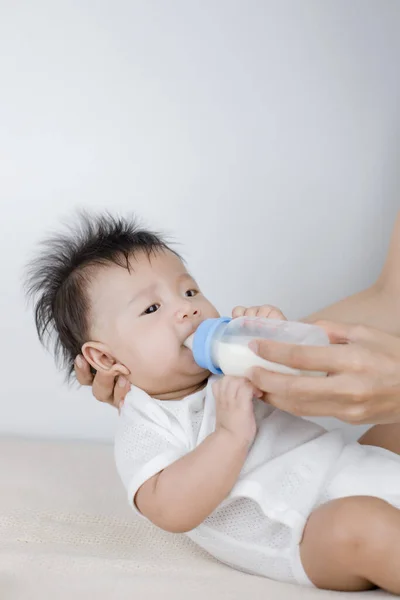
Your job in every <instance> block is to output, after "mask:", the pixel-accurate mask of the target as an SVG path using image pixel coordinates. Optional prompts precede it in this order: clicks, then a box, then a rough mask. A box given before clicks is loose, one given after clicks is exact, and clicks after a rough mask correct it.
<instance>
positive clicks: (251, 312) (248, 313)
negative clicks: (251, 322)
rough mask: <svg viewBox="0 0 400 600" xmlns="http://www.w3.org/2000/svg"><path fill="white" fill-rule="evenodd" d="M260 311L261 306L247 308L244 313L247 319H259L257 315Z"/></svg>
mask: <svg viewBox="0 0 400 600" xmlns="http://www.w3.org/2000/svg"><path fill="white" fill-rule="evenodd" d="M259 310H260V307H259V306H250V308H246V310H245V311H244V316H245V317H257V313H258V311H259Z"/></svg>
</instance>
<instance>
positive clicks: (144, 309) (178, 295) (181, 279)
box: [85, 251, 219, 398]
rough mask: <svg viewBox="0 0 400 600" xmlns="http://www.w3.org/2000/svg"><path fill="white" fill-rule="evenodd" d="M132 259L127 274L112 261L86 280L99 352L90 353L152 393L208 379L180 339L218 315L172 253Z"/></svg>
mask: <svg viewBox="0 0 400 600" xmlns="http://www.w3.org/2000/svg"><path fill="white" fill-rule="evenodd" d="M130 263H131V266H132V268H131V269H130V272H129V271H128V270H127V269H126V268H122V267H119V266H117V265H114V264H112V265H109V266H106V267H104V268H99V269H98V270H97V272H96V274H95V276H94V278H93V280H92V282H91V284H90V287H89V290H88V292H89V299H90V302H91V323H92V326H91V331H90V334H91V339H93V340H96V348H97V350H96V352H95V353H94V354H93V353H90V354H89V355H90V356H96V359H98V360H101V361H102V362H101V366H102V367H104V368H106V369H108V368H113V369H115V370H117V371H118V365H122V366H123V367H125V368H126V369H127V371H128V372H129V373H127V374H128V378H129V380H130V381H131V383H133V384H134V385H136V386H138V387H140V388H141V389H143V390H145V391H146V392H147V393H149V394H150V395H153V396H156V397H164V396H165V397H166V398H167V397H168V395H169V394H172V397H173V395H174V393H175V392H177V391H182V390H186V389H188V388H191V387H193V386H196V385H199V384H200V383H201V382H202V381H203V380H204V379H205V378H206V377H207V375H208V373H207V371H205V370H204V369H201V368H200V367H199V366H198V365H197V364H196V363H195V362H194V360H193V355H192V353H191V351H190V350H188V349H187V348H186V347H185V346H183V342H184V341H185V340H186V338H187V337H188V336H189V335H190V334H192V333H193V332H194V331H195V330H196V329H197V327H198V326H199V325H200V323H201V322H202V321H204V320H205V319H208V318H211V317H218V316H219V314H218V312H217V310H216V309H215V308H214V306H213V305H212V304H211V303H210V302H209V301H208V300H207V298H205V297H204V296H203V294H202V293H201V291H200V289H199V287H198V285H197V283H196V282H195V281H194V279H193V278H192V277H191V275H190V274H189V273H188V272H187V270H186V268H185V266H184V264H183V263H182V261H181V260H180V259H179V258H178V257H177V256H175V254H173V253H172V252H170V251H165V252H162V251H160V252H157V253H156V254H154V255H152V256H151V258H150V259H149V258H148V257H147V255H146V254H145V253H140V254H139V255H137V256H135V257H134V258H133V259H131V261H130ZM99 342H100V344H99ZM90 344H91V342H89V344H88V345H87V346H88V347H90ZM99 350H100V351H101V352H100V354H101V356H100V354H99ZM85 355H86V356H87V352H85ZM93 366H95V368H97V369H98V368H99V366H100V365H99V364H97V365H93ZM121 372H124V371H123V370H122V371H121ZM125 372H126V371H125ZM116 374H117V373H116Z"/></svg>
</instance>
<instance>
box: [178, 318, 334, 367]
mask: <svg viewBox="0 0 400 600" xmlns="http://www.w3.org/2000/svg"><path fill="white" fill-rule="evenodd" d="M260 338H263V339H268V340H273V341H276V342H287V343H290V344H301V345H305V346H327V345H329V338H328V336H327V334H326V333H325V331H324V330H323V329H321V328H320V327H317V326H316V325H309V324H307V323H299V322H295V321H281V320H279V319H266V318H263V317H239V318H237V319H230V318H229V317H220V318H218V319H206V320H205V321H203V323H201V325H200V326H199V327H198V328H197V330H196V331H195V333H194V334H192V335H191V336H189V337H188V338H187V340H186V341H185V342H184V345H185V346H186V347H187V348H189V349H190V350H192V352H193V357H194V360H195V362H196V363H197V364H198V365H199V366H200V367H203V368H204V369H208V370H209V371H211V373H214V374H216V375H222V374H224V375H236V376H238V377H241V376H244V375H245V373H246V372H247V370H248V369H250V368H251V367H264V369H267V370H268V371H275V372H278V373H289V374H292V375H300V374H301V373H302V371H300V370H299V369H293V368H291V367H287V366H286V365H281V364H278V363H274V362H270V361H268V360H265V359H263V358H260V357H259V356H257V355H256V354H254V352H252V351H251V350H250V348H249V347H248V345H249V342H251V340H254V339H260ZM303 373H304V374H305V375H322V376H324V375H326V373H322V372H319V371H304V372H303Z"/></svg>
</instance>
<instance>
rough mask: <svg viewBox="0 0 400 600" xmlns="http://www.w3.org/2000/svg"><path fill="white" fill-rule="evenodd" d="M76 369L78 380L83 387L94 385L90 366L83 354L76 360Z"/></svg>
mask: <svg viewBox="0 0 400 600" xmlns="http://www.w3.org/2000/svg"><path fill="white" fill-rule="evenodd" d="M74 369H75V375H76V378H77V380H78V382H79V383H80V384H81V385H92V383H93V375H92V373H91V372H90V365H89V363H88V362H87V360H86V359H85V357H84V356H82V355H81V354H79V355H78V356H77V357H76V359H75V363H74Z"/></svg>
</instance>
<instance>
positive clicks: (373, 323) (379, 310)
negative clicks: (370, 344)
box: [302, 282, 400, 335]
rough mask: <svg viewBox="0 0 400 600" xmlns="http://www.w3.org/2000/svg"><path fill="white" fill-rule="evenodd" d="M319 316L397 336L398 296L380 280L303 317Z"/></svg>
mask: <svg viewBox="0 0 400 600" xmlns="http://www.w3.org/2000/svg"><path fill="white" fill-rule="evenodd" d="M319 319H324V320H329V321H336V322H338V323H352V324H362V325H367V326H369V327H375V328H376V329H380V330H381V331H386V332H387V333H391V334H392V335H400V298H399V297H397V294H396V291H395V290H394V289H393V288H391V287H389V286H385V285H384V284H382V283H380V282H379V283H376V284H374V285H372V286H371V287H370V288H367V289H366V290H363V291H362V292H359V293H357V294H353V295H352V296H349V297H348V298H344V299H343V300H340V301H339V302H336V303H334V304H332V305H330V306H327V307H326V308H324V309H322V310H319V311H317V312H316V313H314V314H312V315H309V316H308V317H305V318H304V319H302V320H303V321H306V322H312V321H316V320H319Z"/></svg>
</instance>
